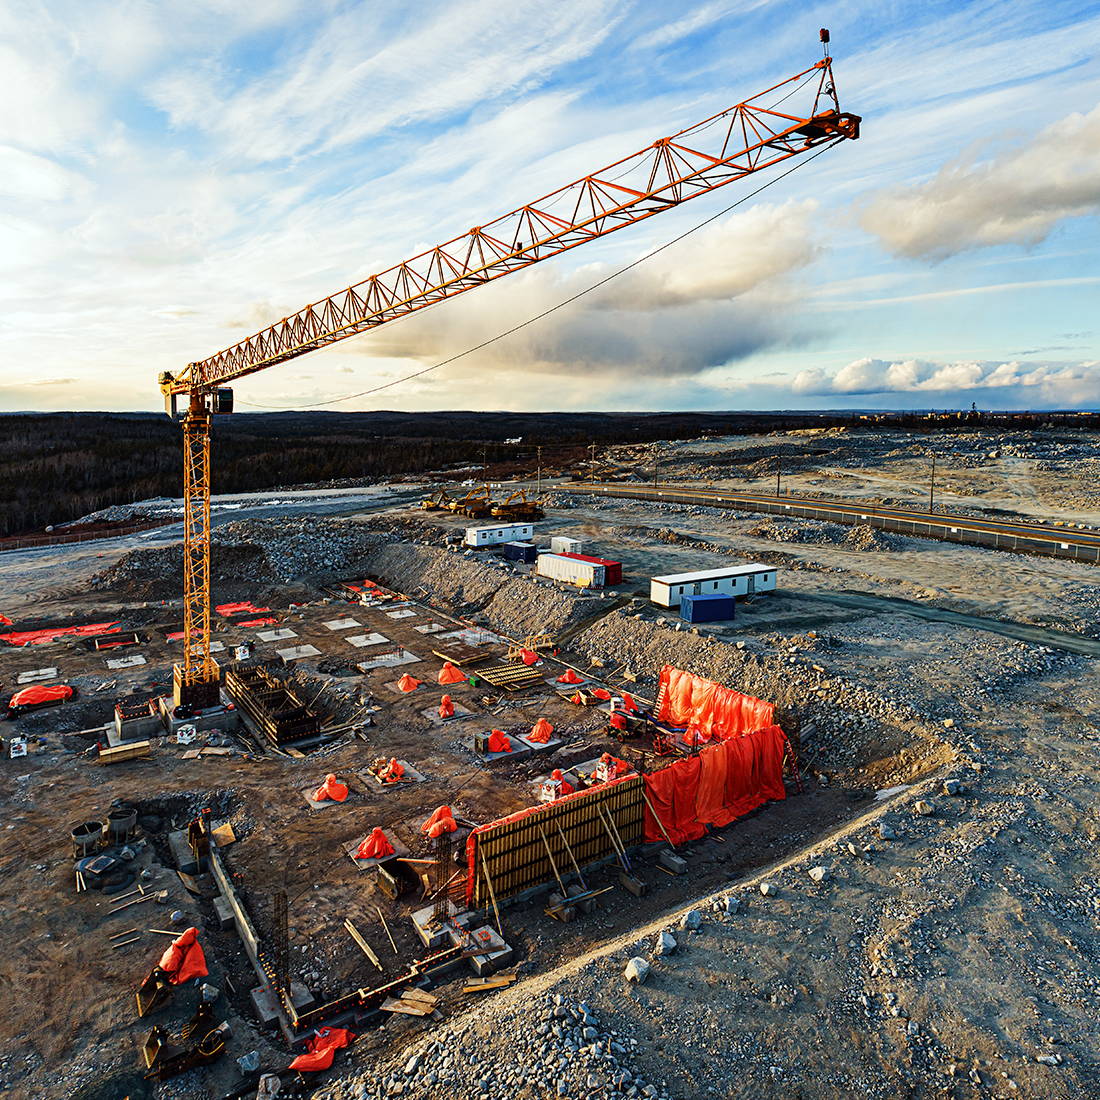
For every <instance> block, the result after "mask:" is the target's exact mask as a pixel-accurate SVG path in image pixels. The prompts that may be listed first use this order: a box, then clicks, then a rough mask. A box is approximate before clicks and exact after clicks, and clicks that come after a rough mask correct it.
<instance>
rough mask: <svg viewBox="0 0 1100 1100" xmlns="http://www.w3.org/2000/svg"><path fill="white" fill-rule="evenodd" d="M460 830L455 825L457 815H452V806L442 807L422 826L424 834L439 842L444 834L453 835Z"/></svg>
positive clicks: (421, 829)
mask: <svg viewBox="0 0 1100 1100" xmlns="http://www.w3.org/2000/svg"><path fill="white" fill-rule="evenodd" d="M457 828H458V825H457V824H455V815H454V814H453V813H451V807H450V806H440V807H439V809H437V810H436V811H435V813H433V814H432V816H431V817H429V818H428V820H427V821H425V822H424V824H423V825H421V826H420V831H421V832H422V833H427V834H428V836H430V837H431V838H432V840H437V839H438V838H439V837H441V836H442V835H443V834H444V833H453V832H454V831H455V830H456V829H457Z"/></svg>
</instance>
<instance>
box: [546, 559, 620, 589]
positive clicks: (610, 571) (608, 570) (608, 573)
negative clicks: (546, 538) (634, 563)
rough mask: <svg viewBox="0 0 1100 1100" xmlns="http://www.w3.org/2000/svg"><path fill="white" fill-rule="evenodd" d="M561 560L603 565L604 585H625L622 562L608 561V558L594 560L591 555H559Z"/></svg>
mask: <svg viewBox="0 0 1100 1100" xmlns="http://www.w3.org/2000/svg"><path fill="white" fill-rule="evenodd" d="M558 557H559V558H576V559H577V561H588V562H591V563H592V564H593V565H602V566H603V569H604V583H605V584H608V585H613V584H622V583H623V563H622V562H621V561H608V560H607V558H594V557H592V555H591V554H559V555H558Z"/></svg>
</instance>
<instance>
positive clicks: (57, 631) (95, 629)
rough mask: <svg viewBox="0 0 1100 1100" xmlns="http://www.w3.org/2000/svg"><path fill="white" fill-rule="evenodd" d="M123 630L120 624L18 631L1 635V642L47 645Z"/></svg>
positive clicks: (94, 624) (91, 624)
mask: <svg viewBox="0 0 1100 1100" xmlns="http://www.w3.org/2000/svg"><path fill="white" fill-rule="evenodd" d="M121 629H122V625H121V624H120V623H90V624H89V625H88V626H54V627H49V628H48V629H46V630H17V631H14V632H13V633H11V634H0V642H7V643H8V645H18V646H24V645H46V643H47V642H53V641H56V640H57V639H58V638H94V637H97V636H98V635H100V634H117V633H118V632H119V631H120V630H121Z"/></svg>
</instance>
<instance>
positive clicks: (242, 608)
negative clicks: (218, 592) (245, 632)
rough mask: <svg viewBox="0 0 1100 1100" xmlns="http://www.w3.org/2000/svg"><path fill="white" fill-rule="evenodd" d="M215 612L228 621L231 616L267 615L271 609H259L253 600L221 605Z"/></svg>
mask: <svg viewBox="0 0 1100 1100" xmlns="http://www.w3.org/2000/svg"><path fill="white" fill-rule="evenodd" d="M214 610H215V611H216V612H217V613H218V614H219V615H221V616H222V618H225V619H228V618H229V617H230V616H231V615H245V614H248V615H265V614H267V612H269V611H270V610H271V608H270V607H257V606H256V605H255V604H254V603H253V602H252V601H251V600H244V601H243V602H241V603H220V604H218V606H217V607H215V608H214ZM241 625H243V624H241Z"/></svg>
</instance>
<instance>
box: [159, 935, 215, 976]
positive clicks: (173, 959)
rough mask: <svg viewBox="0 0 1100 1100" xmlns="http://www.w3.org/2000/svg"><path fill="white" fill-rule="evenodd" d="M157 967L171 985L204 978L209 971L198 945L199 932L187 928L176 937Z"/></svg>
mask: <svg viewBox="0 0 1100 1100" xmlns="http://www.w3.org/2000/svg"><path fill="white" fill-rule="evenodd" d="M157 966H159V967H160V968H161V970H163V971H164V972H165V974H167V975H168V980H169V981H170V982H171V983H172V984H173V985H183V983H184V982H187V981H190V980H191V979H192V978H205V977H206V975H207V974H208V973H209V971H208V970H207V969H206V956H205V955H204V954H203V953H202V947H201V946H200V944H199V930H198V929H197V928H188V929H187V931H186V932H184V933H182V934H181V935H179V936H177V937H176V938H175V939H174V940H173V941H172V942H171V943H170V944H169V945H168V948H167V950H166V951H165V952H164V954H163V955H161V957H160V962H159V963H157Z"/></svg>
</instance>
